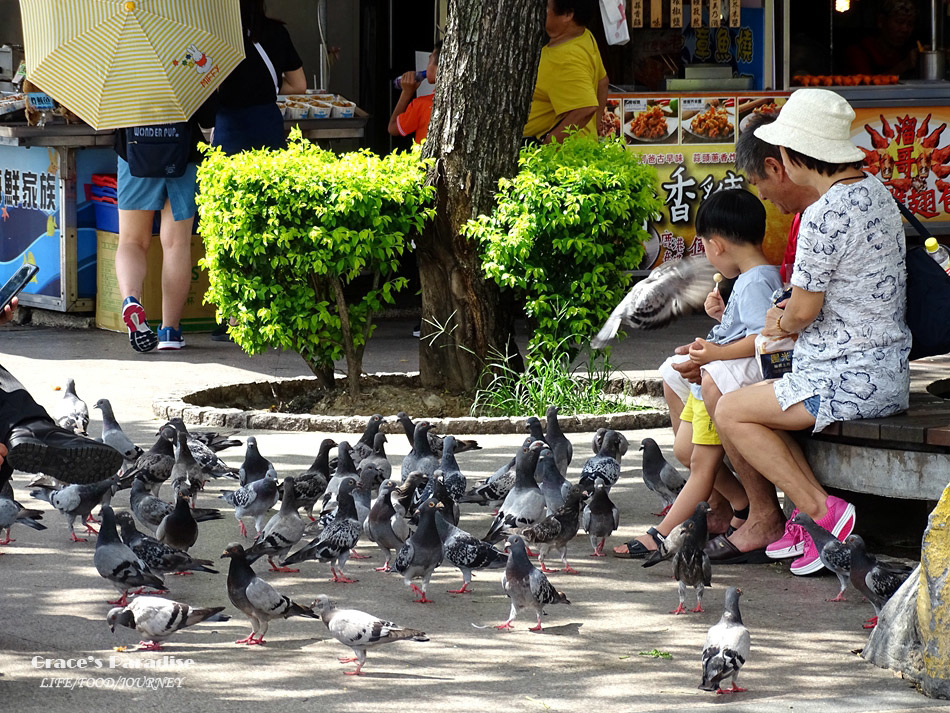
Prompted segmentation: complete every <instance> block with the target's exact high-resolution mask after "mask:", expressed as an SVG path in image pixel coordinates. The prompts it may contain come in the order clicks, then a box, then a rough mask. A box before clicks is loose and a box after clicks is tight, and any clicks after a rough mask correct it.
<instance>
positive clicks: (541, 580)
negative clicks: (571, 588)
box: [495, 535, 571, 631]
mask: <svg viewBox="0 0 950 713" xmlns="http://www.w3.org/2000/svg"><path fill="white" fill-rule="evenodd" d="M505 549H506V550H508V551H509V555H508V564H507V565H506V566H505V574H504V575H502V578H501V586H502V587H503V588H504V590H505V594H507V595H508V598H509V599H511V612H510V613H509V614H508V621H506V622H505V623H504V624H499V625H498V626H496V627H495V628H496V629H512V628H514V627H512V625H511V622H513V621H514V620H515V617H516V616H517V614H518V610H519V609H529V608H530V609H534V611H535V614H536V615H537V618H538V623H537V625H536V626H532V627H531V631H541V615H542V614H544V613H545V612H544V607H545V606H547V605H548V604H570V603H571V602H570V601H569V600H568V598H567V595H565V594H564V592H559V591H557V590H556V589H555V588H554V587H553V586H552V585H551V583H550V582H549V581H548V578H547V577H545V576H544V573H543V572H542V571H541V570H539V569H538V568H537V567H535V566H534V565H533V564H531V560H529V559H528V549H527V547H526V546H525V543H524V540H523V539H522V538H521V536H520V535H511V536H509V537H508V540H507V543H506V545H505Z"/></svg>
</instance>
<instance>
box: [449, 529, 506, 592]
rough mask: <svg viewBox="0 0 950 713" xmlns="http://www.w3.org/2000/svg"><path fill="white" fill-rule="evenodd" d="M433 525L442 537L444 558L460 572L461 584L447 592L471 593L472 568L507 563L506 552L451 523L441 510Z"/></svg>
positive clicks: (490, 566) (488, 567)
mask: <svg viewBox="0 0 950 713" xmlns="http://www.w3.org/2000/svg"><path fill="white" fill-rule="evenodd" d="M435 525H436V528H437V529H438V530H439V537H440V538H442V552H443V554H444V556H445V559H447V560H448V561H449V563H451V564H453V565H455V566H456V567H458V569H459V571H460V572H461V573H462V586H461V587H459V588H458V589H449V590H448V593H449V594H470V593H471V591H472V590H471V589H469V588H468V587H469V585H470V584H471V583H472V570H475V569H501V568H502V567H504V566H505V565H506V564H507V562H508V555H507V554H505V553H504V552H500V551H499V550H498V549H496V548H495V547H494V545H490V544H488V543H487V542H483V541H482V540H479V539H478V538H477V537H475V536H474V535H472V534H470V533H468V532H466V531H465V530H462V529H460V528H459V527H457V526H456V525H453V524H452V523H451V522H449V521H448V520H447V519H446V518H445V517H444V515H443V513H442V512H439V511H437V512H436V515H435Z"/></svg>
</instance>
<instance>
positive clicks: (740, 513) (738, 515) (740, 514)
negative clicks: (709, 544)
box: [725, 505, 749, 537]
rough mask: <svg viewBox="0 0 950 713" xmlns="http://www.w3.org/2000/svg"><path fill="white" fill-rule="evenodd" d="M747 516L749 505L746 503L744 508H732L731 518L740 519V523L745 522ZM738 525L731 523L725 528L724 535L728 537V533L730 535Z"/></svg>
mask: <svg viewBox="0 0 950 713" xmlns="http://www.w3.org/2000/svg"><path fill="white" fill-rule="evenodd" d="M748 518H749V506H748V505H746V506H745V507H744V508H742V509H741V510H734V511H733V512H732V519H733V520H742V525H744V524H745V521H746V520H747V519H748ZM742 525H739V527H742ZM739 527H733V526H732V525H729V527H727V528H726V532H725V536H726V537H729V535H731V534H732V533H733V532H735V531H736V530H738V529H739Z"/></svg>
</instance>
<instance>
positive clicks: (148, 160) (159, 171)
mask: <svg viewBox="0 0 950 713" xmlns="http://www.w3.org/2000/svg"><path fill="white" fill-rule="evenodd" d="M125 146H126V148H125V153H126V161H128V162H129V173H131V174H132V175H133V176H137V177H139V178H179V177H181V176H183V175H184V173H185V168H186V167H187V166H188V159H189V158H190V157H191V149H192V141H191V124H190V123H189V122H187V121H180V122H178V123H176V124H159V125H157V126H131V127H129V128H127V129H126V130H125Z"/></svg>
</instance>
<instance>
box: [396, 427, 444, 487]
mask: <svg viewBox="0 0 950 713" xmlns="http://www.w3.org/2000/svg"><path fill="white" fill-rule="evenodd" d="M430 428H431V426H430V425H429V422H428V421H419V423H417V424H416V432H415V436H414V437H413V442H412V450H411V451H409V453H407V454H406V457H405V458H403V459H402V479H403V480H405V479H406V478H407V477H408V476H409V474H410V473H413V472H415V471H420V472H422V473H425V474H426V475H427V476H428V477H430V478H431V477H432V473H434V472H435V469H436V468H438V467H439V457H438V456H437V455H435V453H433V452H432V448H431V447H430V446H429V438H428V435H427V434H428V433H429V429H430Z"/></svg>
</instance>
